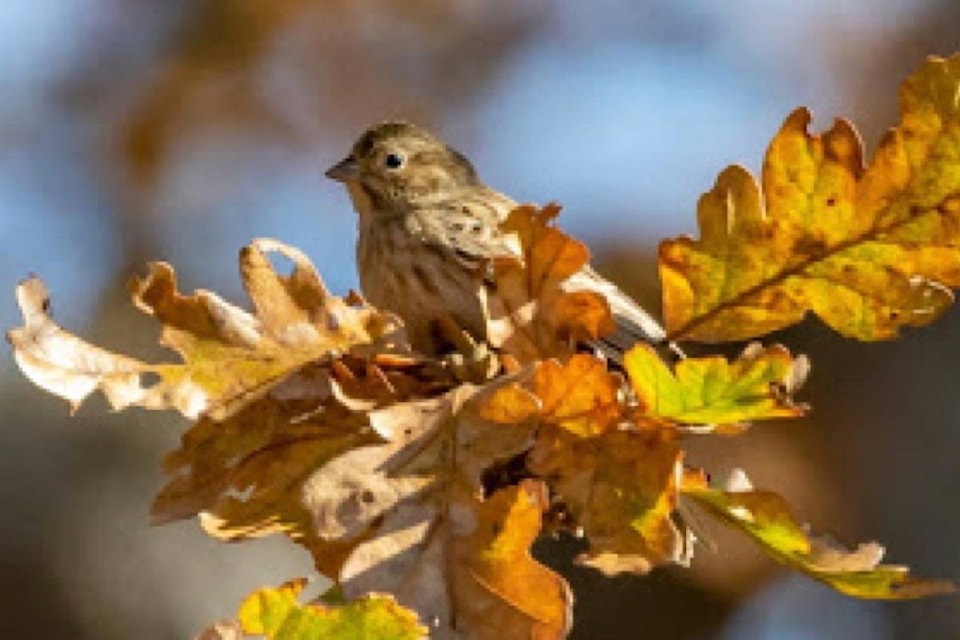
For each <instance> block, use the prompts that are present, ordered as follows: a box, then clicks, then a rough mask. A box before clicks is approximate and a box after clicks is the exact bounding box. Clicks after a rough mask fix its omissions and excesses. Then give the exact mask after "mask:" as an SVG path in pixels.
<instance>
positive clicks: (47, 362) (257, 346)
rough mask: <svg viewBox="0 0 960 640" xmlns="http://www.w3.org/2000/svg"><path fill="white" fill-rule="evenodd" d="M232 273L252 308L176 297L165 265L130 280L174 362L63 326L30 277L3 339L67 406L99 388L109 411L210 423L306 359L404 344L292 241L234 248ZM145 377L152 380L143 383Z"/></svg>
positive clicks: (204, 296) (387, 322)
mask: <svg viewBox="0 0 960 640" xmlns="http://www.w3.org/2000/svg"><path fill="white" fill-rule="evenodd" d="M268 253H279V254H281V255H283V256H286V257H287V258H289V259H290V260H291V261H292V262H293V264H294V270H293V273H292V274H291V275H290V276H281V275H279V274H277V273H276V272H275V271H274V270H273V268H272V267H271V266H270V263H269V261H268V258H267V255H266V254H268ZM241 271H242V273H243V276H244V285H245V287H246V288H247V292H248V293H249V294H250V298H251V301H252V302H253V305H254V308H255V309H256V310H257V313H256V314H255V315H254V314H249V313H247V312H246V311H243V310H242V309H240V308H238V307H235V306H233V305H231V304H229V303H227V302H225V301H224V300H223V299H221V298H220V297H218V296H216V295H215V294H213V293H210V292H209V291H202V290H201V291H197V292H196V293H194V294H193V295H190V296H185V295H182V294H181V293H179V292H178V291H177V288H176V279H175V276H174V272H173V269H172V268H171V267H170V266H169V265H166V264H164V263H154V264H153V265H151V271H150V275H149V276H147V277H146V278H144V279H142V280H139V279H138V280H134V281H133V282H132V283H131V289H132V292H133V297H134V302H135V303H136V304H137V306H138V307H139V308H140V309H142V310H143V311H145V312H147V313H149V314H151V315H154V316H155V317H156V318H157V319H158V320H159V321H160V322H161V323H162V324H163V332H162V334H161V343H162V344H164V345H166V346H169V347H171V348H173V349H175V350H176V351H177V352H178V353H179V354H180V355H181V357H182V358H183V363H182V364H148V363H145V362H141V361H139V360H136V359H134V358H129V357H126V356H122V355H119V354H115V353H111V352H109V351H106V350H103V349H100V348H99V347H96V346H94V345H91V344H89V343H86V342H84V341H82V340H80V339H79V338H77V337H75V336H73V335H71V334H69V333H67V332H66V331H64V330H63V329H62V328H60V327H59V326H58V325H57V324H56V323H54V322H53V320H52V319H51V318H50V316H49V314H48V312H47V311H48V307H49V301H48V298H47V292H46V289H45V287H44V286H43V283H42V282H41V281H40V280H38V279H32V280H29V281H27V282H24V283H23V284H21V285H20V286H19V287H18V288H17V298H18V302H19V304H20V307H21V310H22V312H23V314H24V326H23V327H20V328H18V329H14V330H12V331H10V332H9V333H8V339H9V340H10V342H11V343H12V344H13V347H14V355H15V357H16V360H17V363H18V364H19V365H20V367H21V369H22V370H23V372H24V373H25V374H26V375H27V377H29V378H30V379H31V380H32V381H34V382H35V383H36V384H37V385H38V386H40V387H42V388H44V389H46V390H47V391H50V392H51V393H54V394H56V395H59V396H61V397H63V398H66V399H67V400H69V401H70V402H71V405H72V406H73V407H74V408H76V407H78V406H79V404H80V403H81V402H82V401H83V400H84V398H86V397H87V396H88V395H90V394H91V393H93V392H94V391H96V390H97V389H100V390H102V391H103V393H104V394H105V395H106V396H107V399H108V400H109V402H110V403H111V405H112V406H113V407H114V408H115V409H122V408H124V407H127V406H130V405H138V406H143V407H146V408H149V409H176V410H178V411H180V412H181V413H183V414H184V415H186V416H188V417H191V418H195V417H197V416H199V415H201V414H204V415H207V416H209V417H210V418H212V419H214V420H222V419H224V418H226V417H228V416H230V415H231V414H232V413H233V412H235V411H237V410H238V409H239V408H241V407H242V406H243V405H244V404H247V403H249V402H252V401H254V400H255V399H256V398H258V397H260V396H262V395H263V394H264V393H266V392H267V391H268V390H269V389H270V388H271V387H272V386H273V385H276V384H278V383H280V382H281V381H282V380H283V379H284V377H285V376H287V375H289V374H291V373H293V372H295V371H296V370H297V369H298V368H299V367H301V366H304V365H306V364H307V363H309V362H311V361H314V360H318V359H322V358H329V357H331V356H333V355H336V354H338V353H340V352H343V351H347V350H350V349H357V348H360V347H362V346H364V345H370V344H372V343H375V342H376V343H377V345H378V346H379V347H381V348H382V349H383V350H390V349H397V350H400V351H403V350H404V348H405V343H404V341H403V337H402V335H401V334H399V333H398V328H397V326H396V325H395V323H394V321H393V319H392V316H389V315H387V314H382V313H380V312H378V311H376V310H374V309H372V308H370V307H365V306H356V305H348V304H346V303H345V302H344V301H343V300H341V299H340V298H337V297H335V296H332V295H330V293H329V292H328V291H327V290H326V288H325V287H324V285H323V283H322V281H321V280H320V277H319V275H317V273H316V271H315V269H314V268H313V265H312V264H310V262H309V260H308V259H307V258H306V257H305V256H304V255H303V254H302V253H300V252H299V251H298V250H296V249H294V248H292V247H288V246H286V245H283V244H281V243H278V242H276V241H273V240H257V241H255V242H254V243H253V244H251V245H250V246H249V247H247V248H246V249H245V250H244V251H243V252H242V254H241ZM148 375H153V376H157V377H159V381H158V382H156V383H154V384H152V385H148V383H147V376H148Z"/></svg>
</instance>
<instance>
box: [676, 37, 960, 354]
mask: <svg viewBox="0 0 960 640" xmlns="http://www.w3.org/2000/svg"><path fill="white" fill-rule="evenodd" d="M958 89H960V55H955V56H953V57H951V58H949V59H940V58H931V59H930V60H928V61H927V63H926V64H925V65H924V66H923V67H922V68H921V69H920V70H919V71H918V72H917V73H915V74H914V75H913V76H912V77H911V78H910V79H908V80H907V82H906V83H905V84H904V85H903V88H902V90H901V94H900V104H901V111H902V114H903V118H902V122H901V124H900V126H899V127H897V128H895V129H892V130H891V131H890V132H889V133H888V134H887V135H886V136H885V137H884V139H883V140H882V141H881V143H880V146H879V148H878V149H877V152H876V154H875V156H874V159H873V162H872V163H871V164H870V166H869V167H867V168H864V166H863V160H862V156H863V150H862V145H861V142H860V139H859V137H858V135H857V133H856V132H855V131H854V129H853V127H852V126H851V125H850V124H849V123H848V122H846V121H845V120H837V121H836V123H835V124H834V126H833V127H832V128H831V129H830V130H829V131H827V132H826V133H823V134H821V135H810V134H809V133H808V132H807V128H808V125H809V123H810V113H809V112H808V111H807V110H806V109H798V110H797V111H795V112H794V113H793V114H792V115H790V116H789V117H788V118H787V120H786V122H785V123H784V125H783V127H782V128H781V129H780V132H779V133H778V134H777V135H776V136H775V137H774V139H773V141H772V142H771V144H770V147H769V149H768V151H767V155H766V159H765V161H764V165H763V172H762V178H761V179H762V192H761V190H760V188H759V187H758V185H757V183H756V181H755V180H754V179H753V177H752V176H751V175H750V174H749V173H748V172H747V171H746V170H745V169H743V168H741V167H737V166H733V167H730V168H728V169H727V170H725V171H724V172H723V173H721V174H720V176H719V178H717V182H716V185H715V186H714V187H713V189H712V190H711V191H709V192H708V193H706V194H704V196H703V197H702V198H701V199H700V203H699V205H698V212H697V215H698V219H699V226H700V238H699V239H696V240H694V239H691V238H680V239H677V240H671V241H667V242H664V243H663V244H662V245H661V247H660V276H661V279H662V281H663V301H664V316H665V321H666V325H667V333H668V335H669V337H670V338H671V339H673V340H696V341H701V342H721V341H731V340H744V339H748V338H751V337H754V336H758V335H761V334H765V333H768V332H770V331H774V330H776V329H780V328H782V327H786V326H789V325H791V324H794V323H797V322H799V321H800V320H802V319H803V317H804V315H805V314H806V313H807V312H808V311H813V312H814V313H816V314H817V315H818V316H819V317H820V318H821V319H822V320H823V321H824V322H826V323H827V324H828V325H830V326H831V327H832V328H833V329H835V330H836V331H838V332H840V333H841V334H843V335H845V336H849V337H854V338H857V339H860V340H884V339H889V338H893V337H895V336H896V335H897V334H898V332H899V330H900V328H901V327H904V326H921V325H925V324H927V323H929V322H931V321H932V320H934V319H935V318H936V317H937V316H938V315H939V314H940V313H942V312H943V310H944V309H946V308H947V306H948V305H949V304H950V303H951V302H952V300H953V294H952V292H951V291H950V289H951V288H955V287H958V286H960V171H958V170H957V166H958V162H960V104H958V102H957V99H956V96H957V95H958V93H957V92H958Z"/></svg>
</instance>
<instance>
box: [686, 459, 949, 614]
mask: <svg viewBox="0 0 960 640" xmlns="http://www.w3.org/2000/svg"><path fill="white" fill-rule="evenodd" d="M727 485H728V487H727V488H726V489H714V488H710V487H707V486H704V485H703V484H702V483H700V482H698V481H694V482H693V483H691V484H690V485H689V486H684V487H683V492H684V495H685V496H689V497H691V498H693V499H694V500H696V501H697V502H698V503H699V504H701V505H703V506H704V507H706V508H707V510H708V511H710V512H711V513H713V514H715V515H717V516H718V517H719V518H720V519H721V520H722V521H723V522H725V523H726V524H728V525H730V526H732V527H734V528H737V529H740V530H741V531H744V532H746V533H747V534H749V535H750V537H751V538H753V540H754V541H755V542H756V543H757V544H758V545H760V548H761V549H763V551H764V552H765V553H766V554H767V555H769V556H770V557H771V558H773V559H774V560H776V561H777V562H780V563H781V564H784V565H786V566H788V567H790V568H792V569H796V570H797V571H801V572H803V573H805V574H807V575H808V576H810V577H811V578H814V579H816V580H819V581H821V582H823V583H825V584H827V585H829V586H831V587H833V588H834V589H836V590H837V591H840V592H841V593H845V594H847V595H849V596H854V597H857V598H869V599H876V600H906V599H912V598H923V597H926V596H931V595H938V594H945V593H953V592H955V591H956V586H955V585H954V584H953V583H951V582H949V581H946V580H925V579H921V578H915V577H913V576H911V575H910V571H909V569H908V568H907V567H904V566H899V565H888V564H880V561H881V560H882V559H883V554H884V549H883V547H882V546H880V545H879V544H877V543H876V542H868V543H864V544H860V545H858V547H857V549H856V550H854V551H849V550H847V549H844V548H843V547H842V546H840V545H839V544H837V543H836V542H835V541H833V540H831V539H830V538H829V537H826V536H811V535H810V534H808V533H807V529H806V527H804V526H801V525H800V524H799V523H798V522H797V521H796V520H795V519H794V518H793V515H792V514H791V513H790V508H789V507H788V506H787V503H786V501H785V500H784V499H783V498H781V497H780V496H779V495H777V494H775V493H773V492H772V491H762V490H756V489H754V488H753V487H752V486H751V485H750V483H749V481H748V480H747V479H746V476H745V475H744V474H743V472H742V471H739V470H738V471H736V472H734V474H733V475H732V476H731V478H730V479H729V480H728V481H727Z"/></svg>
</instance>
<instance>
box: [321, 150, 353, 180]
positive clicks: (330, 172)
mask: <svg viewBox="0 0 960 640" xmlns="http://www.w3.org/2000/svg"><path fill="white" fill-rule="evenodd" d="M324 175H325V176H327V177H328V178H330V179H331V180H336V181H337V182H352V181H353V180H356V179H357V178H359V177H360V166H359V165H358V164H357V161H356V160H354V159H353V156H347V157H346V158H344V159H343V160H341V161H340V162H338V163H337V164H335V165H333V166H332V167H330V168H329V169H327V172H326V173H325V174H324Z"/></svg>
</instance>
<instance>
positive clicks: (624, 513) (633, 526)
mask: <svg viewBox="0 0 960 640" xmlns="http://www.w3.org/2000/svg"><path fill="white" fill-rule="evenodd" d="M529 378H530V379H529V381H527V383H526V384H523V383H521V382H513V383H510V384H508V385H505V386H504V387H502V388H501V389H500V390H498V391H496V392H495V393H493V394H491V395H490V396H489V398H488V400H487V401H486V402H485V403H483V404H482V406H481V408H480V413H481V415H483V416H485V417H488V418H490V419H492V420H501V421H504V422H508V423H509V422H514V423H517V422H526V423H529V424H536V425H538V429H537V440H536V444H535V445H534V446H533V448H532V449H531V451H530V453H529V455H528V456H527V466H528V468H529V470H530V471H531V472H532V473H533V474H535V475H536V476H538V477H541V478H544V479H546V481H547V483H548V485H549V487H550V489H551V491H552V493H553V496H554V500H555V501H557V502H558V503H560V504H562V505H563V509H564V522H563V525H564V527H565V528H569V529H572V530H575V531H577V532H580V533H582V534H583V536H584V537H585V538H586V540H587V541H588V543H589V545H590V548H589V551H588V552H586V553H584V554H582V555H581V556H580V558H578V562H579V563H581V564H584V565H588V566H592V567H594V568H596V569H598V570H600V571H602V572H604V573H606V574H616V573H622V572H634V573H645V572H647V571H649V570H650V569H651V568H652V567H654V566H656V565H659V564H664V563H668V562H673V563H682V564H683V563H686V562H687V561H688V560H689V556H690V551H691V547H690V543H691V542H692V540H691V538H690V533H689V532H688V531H687V530H686V529H683V528H681V527H678V526H677V525H676V524H675V523H674V521H673V518H672V515H673V512H674V509H675V508H676V505H677V486H676V478H677V476H678V473H679V471H680V469H681V461H682V457H683V456H682V452H681V450H680V445H679V440H678V437H677V436H678V434H677V433H676V431H675V429H673V427H672V425H670V424H666V423H658V422H656V421H654V420H646V419H640V420H639V421H632V422H628V420H629V419H632V418H633V417H634V416H632V414H631V411H632V410H631V408H630V407H628V406H626V405H625V403H624V402H623V401H622V397H621V393H620V390H621V387H622V385H623V378H622V377H621V376H619V375H617V374H613V373H610V371H608V369H607V366H606V363H605V362H604V361H603V360H601V359H599V358H596V357H594V356H591V355H587V354H577V355H575V356H573V357H572V358H570V359H569V360H567V361H566V362H563V363H560V362H558V361H555V360H547V361H544V362H541V363H540V364H539V365H537V366H536V367H535V368H534V371H533V373H532V375H530V376H529Z"/></svg>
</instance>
